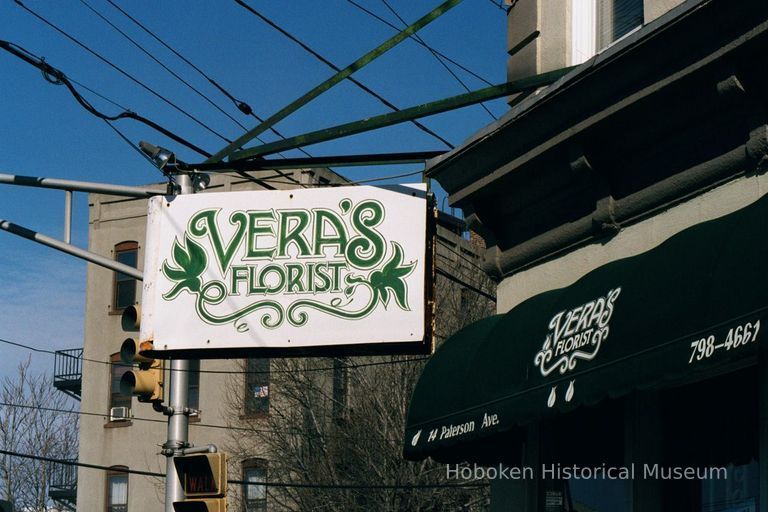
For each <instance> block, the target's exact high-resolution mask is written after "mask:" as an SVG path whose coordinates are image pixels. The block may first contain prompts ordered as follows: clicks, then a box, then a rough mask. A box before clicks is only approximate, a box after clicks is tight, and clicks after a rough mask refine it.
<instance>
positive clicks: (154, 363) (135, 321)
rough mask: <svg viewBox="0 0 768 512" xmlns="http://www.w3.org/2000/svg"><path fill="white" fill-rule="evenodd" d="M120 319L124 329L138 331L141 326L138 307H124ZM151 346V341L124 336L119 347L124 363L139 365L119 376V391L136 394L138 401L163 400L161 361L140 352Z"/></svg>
mask: <svg viewBox="0 0 768 512" xmlns="http://www.w3.org/2000/svg"><path fill="white" fill-rule="evenodd" d="M121 320H122V326H123V329H124V330H126V331H138V330H139V328H140V326H141V309H140V307H139V306H129V307H127V308H125V310H124V311H123V316H122V319H121ZM152 348H153V347H152V342H150V341H145V342H141V343H139V342H138V341H137V340H136V339H134V338H126V339H125V340H124V341H123V344H122V346H121V347H120V359H121V360H122V361H123V362H124V363H126V364H138V365H139V368H138V369H134V370H128V371H127V372H125V373H124V374H123V376H122V377H121V378H120V392H121V393H122V394H124V395H137V396H138V398H139V402H162V401H163V363H162V362H161V361H158V360H155V359H152V358H150V357H146V356H144V355H142V354H141V352H142V351H145V350H152Z"/></svg>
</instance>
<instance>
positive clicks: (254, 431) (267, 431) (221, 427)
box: [0, 402, 403, 443]
mask: <svg viewBox="0 0 768 512" xmlns="http://www.w3.org/2000/svg"><path fill="white" fill-rule="evenodd" d="M0 407H11V408H14V409H28V410H36V411H43V412H52V413H57V414H73V415H76V416H94V417H98V418H109V414H104V413H99V412H86V411H77V410H74V409H57V408H55V407H43V406H35V405H24V404H11V403H7V402H0ZM130 421H145V422H148V423H162V424H163V425H165V424H167V423H168V422H167V421H166V420H160V419H154V418H137V417H132V418H131V419H130ZM189 425H190V427H194V428H213V429H219V430H231V431H234V432H246V433H252V434H287V435H296V436H304V435H306V436H307V437H313V438H329V439H331V438H332V439H360V440H371V439H375V438H372V437H357V436H354V437H353V436H340V435H331V434H322V433H318V434H316V435H311V436H310V435H309V434H305V433H304V432H300V431H291V430H275V429H258V428H250V427H237V426H229V425H215V424H210V423H202V422H198V421H193V422H190V424H189ZM383 440H384V441H387V442H390V443H401V442H402V441H403V440H402V439H383Z"/></svg>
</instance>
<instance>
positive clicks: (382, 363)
mask: <svg viewBox="0 0 768 512" xmlns="http://www.w3.org/2000/svg"><path fill="white" fill-rule="evenodd" d="M0 343H4V344H6V345H13V346H16V347H19V348H23V349H26V350H31V351H33V352H38V353H41V354H50V355H56V352H55V351H53V350H48V349H44V348H37V347H33V346H31V345H26V344H24V343H19V342H15V341H10V340H6V339H3V338H0ZM72 357H73V358H74V356H72ZM80 359H82V360H83V361H87V362H89V363H96V364H104V365H110V366H112V365H116V366H125V367H126V368H130V367H132V365H130V364H125V363H122V362H120V363H114V362H112V361H102V360H100V359H91V358H88V357H82V358H80ZM427 359H429V357H419V358H412V359H399V360H396V361H373V362H370V363H356V364H345V365H339V366H327V367H318V368H302V369H275V370H266V371H248V370H195V372H196V373H198V372H199V373H213V374H224V375H227V374H232V375H245V374H254V375H255V374H269V373H274V374H282V373H289V374H290V373H311V372H320V371H331V370H335V369H339V368H341V369H353V368H368V367H372V366H387V365H396V364H405V363H416V362H419V361H426V360H427ZM166 370H167V371H169V372H171V371H174V372H182V371H184V372H191V371H192V370H172V369H170V368H167V369H166Z"/></svg>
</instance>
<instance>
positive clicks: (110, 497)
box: [107, 468, 128, 512]
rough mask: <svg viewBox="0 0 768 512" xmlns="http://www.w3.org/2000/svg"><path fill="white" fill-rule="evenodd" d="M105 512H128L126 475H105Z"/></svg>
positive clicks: (111, 473)
mask: <svg viewBox="0 0 768 512" xmlns="http://www.w3.org/2000/svg"><path fill="white" fill-rule="evenodd" d="M124 469H128V468H124ZM107 512H128V474H127V473H117V472H114V471H109V472H108V473H107Z"/></svg>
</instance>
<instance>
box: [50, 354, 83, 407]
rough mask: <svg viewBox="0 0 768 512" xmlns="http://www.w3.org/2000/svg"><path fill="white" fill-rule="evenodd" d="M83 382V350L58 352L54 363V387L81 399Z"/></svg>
mask: <svg viewBox="0 0 768 512" xmlns="http://www.w3.org/2000/svg"><path fill="white" fill-rule="evenodd" d="M82 381H83V349H82V348H73V349H69V350H57V351H56V354H55V356H54V361H53V386H54V387H55V388H56V389H58V390H60V391H63V392H64V393H66V394H68V395H70V396H72V397H73V398H76V399H78V400H79V399H80V392H81V388H82Z"/></svg>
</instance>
